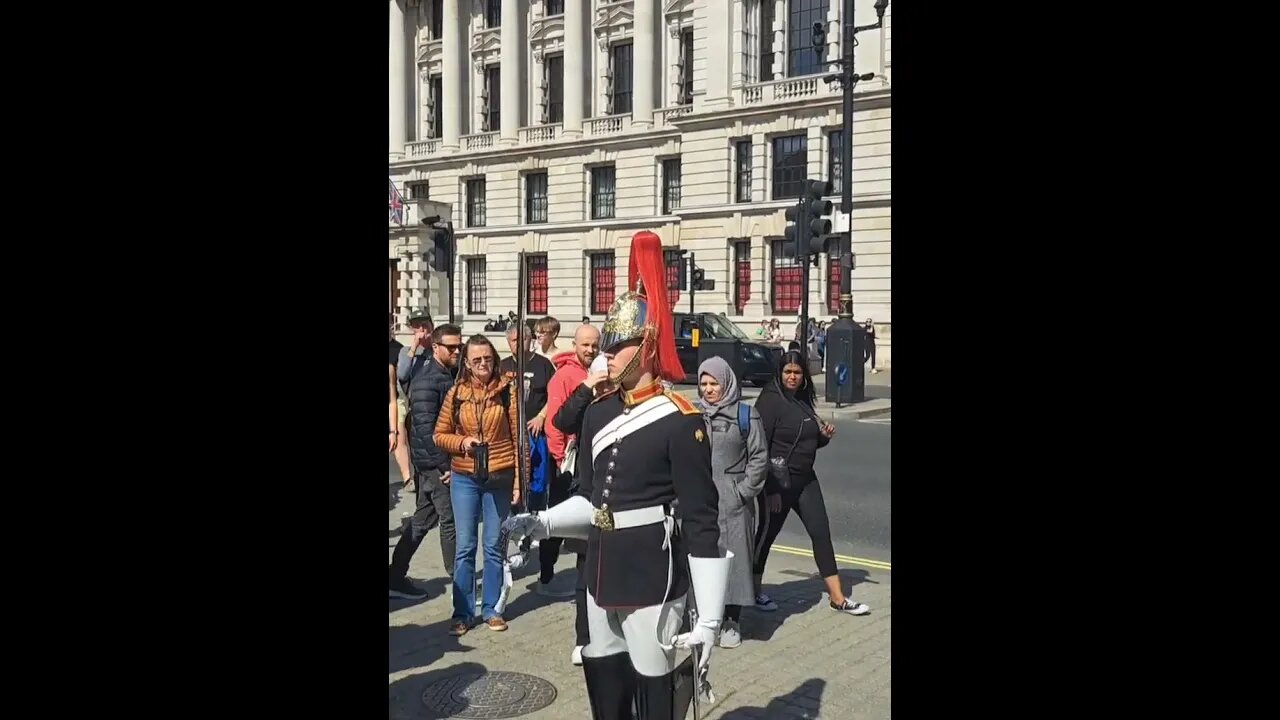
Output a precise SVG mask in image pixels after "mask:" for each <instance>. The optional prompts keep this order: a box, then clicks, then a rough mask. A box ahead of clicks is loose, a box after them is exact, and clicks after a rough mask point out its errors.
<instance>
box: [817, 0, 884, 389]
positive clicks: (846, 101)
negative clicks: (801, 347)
mask: <svg viewBox="0 0 1280 720" xmlns="http://www.w3.org/2000/svg"><path fill="white" fill-rule="evenodd" d="M888 7H889V0H876V3H875V9H876V22H875V23H874V24H871V25H862V26H857V25H854V0H844V13H843V17H842V18H841V30H842V42H841V43H840V45H841V48H842V50H843V52H842V57H841V59H840V60H838V61H836V62H837V63H838V64H839V65H840V73H839V78H840V89H841V91H842V94H843V98H842V99H841V112H842V114H843V115H844V123H843V126H842V127H843V132H842V136H843V137H842V144H841V147H840V155H841V158H840V168H841V173H840V209H841V211H843V212H844V214H845V217H846V218H848V223H849V227H848V229H847V230H846V231H845V232H843V233H841V234H840V313H839V316H838V317H837V319H836V321H835V322H834V323H832V324H831V328H830V329H829V330H827V351H828V353H830V352H831V350H832V349H835V350H836V352H835V353H834V355H835V357H830V356H829V357H828V359H827V388H826V399H827V401H828V402H836V403H842V402H843V403H855V402H861V401H862V400H864V399H865V398H866V387H865V384H866V380H865V378H866V376H865V373H864V371H863V366H862V363H863V361H862V356H863V346H864V343H865V331H864V330H863V329H862V327H861V326H859V325H857V324H856V323H855V322H854V321H853V265H854V258H853V89H854V87H855V86H856V85H857V84H858V81H860V80H870V79H871V78H873V77H875V74H874V73H865V74H863V75H858V74H857V73H855V72H854V67H853V46H854V36H855V35H856V34H858V33H860V32H862V31H863V30H877V29H879V28H880V27H882V26H883V24H884V11H885V10H886V9H887V8H888ZM832 360H834V361H835V362H832ZM841 369H843V370H844V376H843V380H844V382H841V373H840V370H841Z"/></svg>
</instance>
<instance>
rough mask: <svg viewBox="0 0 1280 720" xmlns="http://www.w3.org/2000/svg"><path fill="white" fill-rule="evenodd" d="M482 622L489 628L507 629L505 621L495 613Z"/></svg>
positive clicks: (500, 630) (499, 630)
mask: <svg viewBox="0 0 1280 720" xmlns="http://www.w3.org/2000/svg"><path fill="white" fill-rule="evenodd" d="M484 624H485V625H488V626H489V629H490V630H497V631H498V632H502V631H503V630H506V629H507V621H506V620H503V619H502V618H500V617H498V616H497V615H494V616H493V617H491V618H489V619H488V620H485V621H484Z"/></svg>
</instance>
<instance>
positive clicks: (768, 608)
mask: <svg viewBox="0 0 1280 720" xmlns="http://www.w3.org/2000/svg"><path fill="white" fill-rule="evenodd" d="M756 609H757V610H763V611H764V612H773V611H775V610H777V609H778V603H776V602H774V601H773V598H771V597H769V596H768V595H765V594H764V593H756Z"/></svg>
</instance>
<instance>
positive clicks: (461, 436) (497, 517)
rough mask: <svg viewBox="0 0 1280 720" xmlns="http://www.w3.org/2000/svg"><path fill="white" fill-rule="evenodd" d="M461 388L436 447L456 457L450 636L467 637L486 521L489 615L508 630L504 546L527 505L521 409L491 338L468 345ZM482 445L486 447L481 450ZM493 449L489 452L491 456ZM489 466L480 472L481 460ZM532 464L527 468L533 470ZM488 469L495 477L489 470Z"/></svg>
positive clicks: (447, 402) (448, 404) (439, 425)
mask: <svg viewBox="0 0 1280 720" xmlns="http://www.w3.org/2000/svg"><path fill="white" fill-rule="evenodd" d="M463 357H464V360H463V364H462V367H461V369H460V370H459V372H458V381H457V383H456V384H455V385H454V386H453V387H452V388H450V389H449V392H448V393H446V394H445V396H444V400H442V401H441V407H440V416H439V419H438V420H436V431H435V436H434V439H435V442H436V446H437V447H439V448H440V449H442V450H444V451H445V452H447V453H449V455H450V456H451V460H450V473H449V478H450V479H449V497H450V499H451V500H452V501H453V521H454V525H455V528H456V532H457V542H458V545H457V548H458V551H457V556H456V558H455V561H454V571H453V622H451V623H450V626H449V634H450V635H455V636H461V635H464V634H466V632H467V631H468V630H470V629H471V626H472V625H473V624H474V622H475V607H476V596H475V574H476V545H477V536H478V535H479V529H480V524H481V518H483V521H484V598H483V604H482V606H481V617H482V619H483V620H484V623H485V625H488V626H489V629H490V630H506V629H507V623H506V621H505V620H503V619H502V616H501V615H500V614H498V611H497V605H498V599H499V597H500V596H501V593H502V582H503V572H502V565H503V562H504V561H505V560H506V548H503V547H499V546H498V534H499V531H500V530H501V529H502V521H503V520H506V519H507V515H509V514H510V513H511V506H512V505H514V504H516V503H518V502H520V483H518V482H516V481H515V475H516V467H517V466H516V444H515V441H514V438H515V437H516V433H517V432H518V430H517V428H516V407H515V403H514V401H513V398H512V392H511V380H512V379H511V378H510V377H499V375H498V351H497V350H495V349H494V347H493V344H492V343H490V342H489V340H488V339H487V338H485V337H484V336H483V335H475V336H472V338H471V339H470V340H468V341H467V347H466V349H465V351H464V356H463ZM477 445H480V446H481V447H480V448H476V446H477ZM486 450H487V452H486ZM479 454H486V455H487V458H488V461H487V462H486V463H481V464H480V465H481V467H477V456H478V455H479ZM528 460H529V459H528V458H527V457H526V458H525V467H528ZM486 470H487V472H486Z"/></svg>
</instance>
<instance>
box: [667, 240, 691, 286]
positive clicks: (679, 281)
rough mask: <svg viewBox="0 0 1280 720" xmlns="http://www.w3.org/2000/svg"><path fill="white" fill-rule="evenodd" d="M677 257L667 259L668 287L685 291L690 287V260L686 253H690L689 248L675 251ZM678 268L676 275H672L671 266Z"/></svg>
mask: <svg viewBox="0 0 1280 720" xmlns="http://www.w3.org/2000/svg"><path fill="white" fill-rule="evenodd" d="M668 252H670V251H668ZM673 254H674V255H676V257H673V258H669V259H668V260H667V289H668V290H680V291H684V290H686V289H687V288H688V282H689V271H688V269H687V267H686V263H688V260H687V259H686V258H685V255H688V254H689V251H688V250H676V251H674V253H673ZM673 263H674V267H675V268H676V273H675V277H672V276H671V268H672V267H673Z"/></svg>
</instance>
